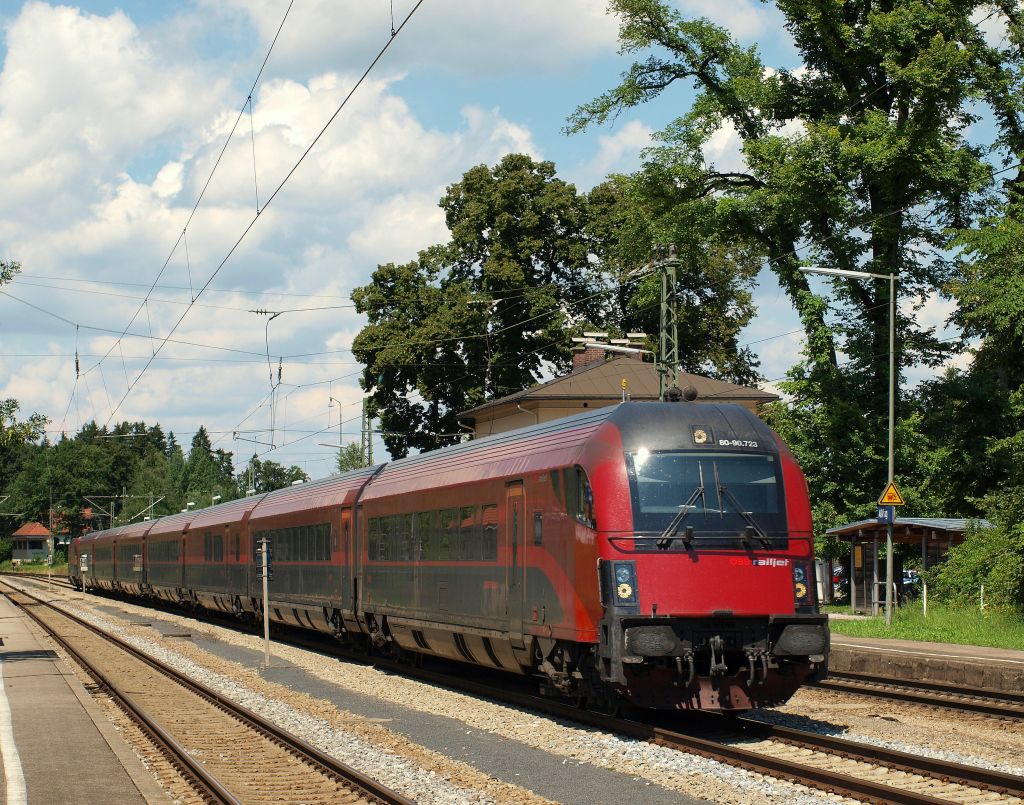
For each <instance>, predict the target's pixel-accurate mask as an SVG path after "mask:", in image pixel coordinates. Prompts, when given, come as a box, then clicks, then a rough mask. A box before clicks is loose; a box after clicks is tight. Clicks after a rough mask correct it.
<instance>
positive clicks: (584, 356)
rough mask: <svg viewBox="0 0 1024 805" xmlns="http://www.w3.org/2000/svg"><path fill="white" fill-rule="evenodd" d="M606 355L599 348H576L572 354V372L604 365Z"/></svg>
mask: <svg viewBox="0 0 1024 805" xmlns="http://www.w3.org/2000/svg"><path fill="white" fill-rule="evenodd" d="M605 354H606V353H605V351H604V350H603V349H600V348H599V347H576V349H574V350H573V353H572V370H573V371H574V372H578V371H579V370H580V369H586V368H587V367H588V366H593V365H594V364H595V363H604V356H605Z"/></svg>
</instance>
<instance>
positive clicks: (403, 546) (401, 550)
mask: <svg viewBox="0 0 1024 805" xmlns="http://www.w3.org/2000/svg"><path fill="white" fill-rule="evenodd" d="M395 559H397V560H399V561H402V562H408V561H409V560H410V559H412V515H411V514H399V515H397V516H396V517H395Z"/></svg>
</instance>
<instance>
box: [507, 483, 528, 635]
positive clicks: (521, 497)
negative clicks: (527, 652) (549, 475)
mask: <svg viewBox="0 0 1024 805" xmlns="http://www.w3.org/2000/svg"><path fill="white" fill-rule="evenodd" d="M525 512H526V497H525V494H524V492H523V482H522V481H513V482H512V483H510V484H507V485H506V486H505V540H506V542H505V544H506V548H507V550H508V553H507V556H508V564H507V569H506V573H507V575H506V587H505V589H507V590H508V622H509V638H510V639H511V642H512V644H513V645H514V646H515V647H516V648H524V647H525V644H524V643H523V574H524V571H523V517H524V516H525Z"/></svg>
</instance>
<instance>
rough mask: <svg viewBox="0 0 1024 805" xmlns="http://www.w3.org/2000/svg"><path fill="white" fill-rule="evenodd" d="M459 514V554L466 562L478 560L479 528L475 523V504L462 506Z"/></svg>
mask: <svg viewBox="0 0 1024 805" xmlns="http://www.w3.org/2000/svg"><path fill="white" fill-rule="evenodd" d="M460 515H461V516H460V520H461V522H460V526H459V539H460V541H461V542H462V551H461V554H460V555H461V557H462V559H463V560H465V561H467V562H477V561H479V560H480V529H479V526H478V524H477V517H476V506H463V507H462V510H461V512H460Z"/></svg>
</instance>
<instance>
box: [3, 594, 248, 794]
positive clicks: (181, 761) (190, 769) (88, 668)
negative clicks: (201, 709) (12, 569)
mask: <svg viewBox="0 0 1024 805" xmlns="http://www.w3.org/2000/svg"><path fill="white" fill-rule="evenodd" d="M11 589H12V590H13V591H14V592H15V593H16V594H20V595H24V596H25V597H26V598H29V599H32V600H34V601H37V604H36V605H37V606H38V605H39V602H38V599H36V598H35V596H33V595H31V594H29V593H26V592H25V591H23V590H18V589H17V588H11ZM3 594H4V595H5V596H6V597H7V599H8V600H9V601H10V602H11V603H12V604H14V605H15V606H16V607H18V608H19V609H21V610H22V611H24V613H25V614H26V615H28V616H29V617H30V618H31V619H32V620H33V621H34V622H35V623H36V624H37V625H38V626H39V627H40V628H41V629H43V630H44V631H45V632H46V633H47V634H48V635H49V636H50V637H51V638H52V639H53V640H54V641H55V642H56V643H57V644H58V645H59V646H60V647H61V648H62V649H64V651H66V652H67V653H68V654H69V655H70V656H71V657H72V658H73V659H74V660H75V662H76V663H78V664H79V665H80V666H81V667H82V668H83V669H84V670H85V672H86V673H87V674H88V675H89V676H90V677H92V678H93V679H94V680H95V681H96V683H97V684H98V685H99V686H100V688H101V689H103V690H104V691H106V692H107V693H108V694H109V695H110V697H111V698H112V699H113V700H114V702H115V703H116V704H117V706H118V707H119V708H120V709H121V710H122V711H123V712H124V713H125V714H126V715H127V716H128V717H129V718H130V719H131V720H132V721H134V722H135V723H136V725H137V726H138V727H139V728H140V729H141V730H142V732H143V733H144V734H145V735H146V737H147V738H149V740H150V741H152V743H153V744H154V745H155V746H156V747H157V748H158V749H159V750H160V752H161V754H163V755H164V757H165V758H167V760H168V761H169V762H170V763H171V765H172V766H174V768H175V769H176V770H177V771H178V773H179V774H181V775H182V776H183V777H184V778H185V780H186V781H187V782H188V783H189V785H191V786H192V788H193V789H194V790H195V791H196V793H198V794H199V795H200V796H201V797H202V798H203V799H204V800H205V801H206V802H212V803H222V805H241V804H240V803H239V801H238V800H237V799H236V798H235V797H234V796H232V795H231V793H230V792H229V791H228V790H227V788H226V787H225V786H224V785H223V784H222V783H221V782H220V781H219V780H217V778H216V777H214V776H213V774H211V773H210V772H209V770H208V769H206V767H204V766H203V765H202V764H201V763H199V762H198V761H197V760H195V758H193V757H192V756H191V755H190V754H189V752H188V750H187V749H185V747H183V746H182V745H181V744H179V743H178V742H177V741H176V740H175V739H174V737H173V736H172V735H171V734H170V733H169V732H168V731H167V730H166V729H164V728H163V727H162V726H161V725H160V724H159V723H158V722H157V721H156V719H154V718H153V717H152V716H150V715H149V714H148V713H147V712H146V711H145V709H144V708H142V707H140V706H139V705H138V704H137V703H136V702H135V700H134V699H133V698H132V697H131V696H130V695H129V694H128V693H126V692H125V691H123V690H121V689H120V688H119V687H118V686H117V685H115V684H114V683H113V682H111V680H110V679H109V678H108V677H107V675H106V674H104V673H103V671H101V670H100V669H99V668H98V667H97V666H95V665H94V664H93V663H91V662H89V660H88V659H86V658H85V656H83V655H82V654H81V653H80V652H79V651H78V650H76V649H75V647H74V646H72V645H71V643H70V642H68V641H67V640H65V639H64V638H63V637H62V636H61V635H59V634H58V633H57V632H56V630H54V629H52V628H51V627H50V626H49V625H48V624H46V623H45V622H44V621H43V620H42V618H40V617H39V616H38V615H37V614H36V613H35V612H33V611H32V610H31V609H30V608H29V606H28V605H26V604H23V603H22V602H20V601H17V600H16V599H15V598H13V597H12V595H11V593H10V592H9V591H7V590H4V591H3ZM58 611H59V610H58Z"/></svg>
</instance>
